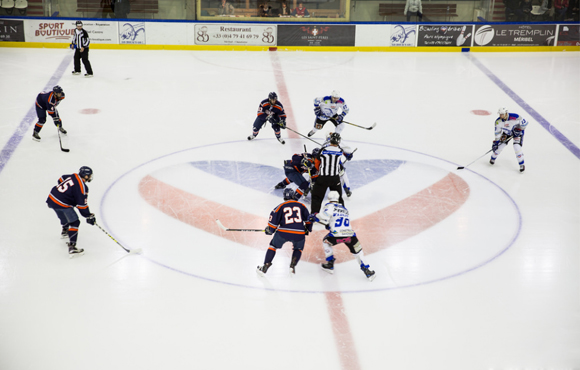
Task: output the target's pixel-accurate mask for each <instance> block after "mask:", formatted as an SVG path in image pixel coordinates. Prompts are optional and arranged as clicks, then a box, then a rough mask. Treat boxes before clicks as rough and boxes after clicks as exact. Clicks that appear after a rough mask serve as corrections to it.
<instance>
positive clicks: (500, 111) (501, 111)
mask: <svg viewBox="0 0 580 370" xmlns="http://www.w3.org/2000/svg"><path fill="white" fill-rule="evenodd" d="M497 114H499V115H500V116H501V115H502V114H509V113H508V110H507V108H504V107H501V108H499V109H498V110H497Z"/></svg>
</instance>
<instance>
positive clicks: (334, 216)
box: [310, 191, 376, 281]
mask: <svg viewBox="0 0 580 370" xmlns="http://www.w3.org/2000/svg"><path fill="white" fill-rule="evenodd" d="M339 198H340V194H338V192H336V191H331V192H329V193H328V202H329V203H327V204H325V205H324V210H323V211H322V212H320V213H317V214H314V213H313V214H312V215H310V221H311V222H318V223H321V224H323V225H324V226H325V227H326V229H328V231H329V233H328V234H327V235H326V236H325V237H324V239H322V247H323V248H324V254H325V256H326V262H325V263H323V264H322V265H321V267H322V269H323V270H324V271H326V272H328V273H330V274H333V273H334V261H335V260H336V258H334V251H333V250H332V247H333V246H335V245H337V244H341V243H344V244H346V246H347V247H348V249H349V250H350V253H352V254H354V256H355V258H356V260H357V263H358V265H359V266H360V269H361V270H362V272H364V274H365V276H366V277H367V279H369V280H370V281H373V280H374V279H375V277H376V275H375V272H374V271H372V270H370V269H369V267H370V266H369V265H365V263H364V262H363V260H362V259H363V258H364V253H363V250H362V247H361V245H360V242H359V240H358V238H357V236H356V233H355V232H354V230H352V229H351V227H350V218H349V214H348V210H347V209H346V208H345V207H344V206H343V205H341V204H340V203H338V199H339Z"/></svg>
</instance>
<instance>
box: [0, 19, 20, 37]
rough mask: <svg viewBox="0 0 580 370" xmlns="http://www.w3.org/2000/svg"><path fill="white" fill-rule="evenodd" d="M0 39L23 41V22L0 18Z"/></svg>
mask: <svg viewBox="0 0 580 370" xmlns="http://www.w3.org/2000/svg"><path fill="white" fill-rule="evenodd" d="M0 41H24V22H23V21H14V20H8V19H6V20H4V19H0Z"/></svg>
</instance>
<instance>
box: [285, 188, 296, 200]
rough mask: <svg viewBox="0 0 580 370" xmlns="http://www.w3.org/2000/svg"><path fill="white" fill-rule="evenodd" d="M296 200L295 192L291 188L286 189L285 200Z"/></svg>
mask: <svg viewBox="0 0 580 370" xmlns="http://www.w3.org/2000/svg"><path fill="white" fill-rule="evenodd" d="M292 199H294V190H292V189H290V188H286V189H284V200H292Z"/></svg>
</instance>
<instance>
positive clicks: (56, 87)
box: [52, 85, 64, 95]
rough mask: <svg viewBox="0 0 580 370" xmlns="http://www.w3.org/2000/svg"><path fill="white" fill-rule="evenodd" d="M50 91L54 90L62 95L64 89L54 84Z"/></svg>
mask: <svg viewBox="0 0 580 370" xmlns="http://www.w3.org/2000/svg"><path fill="white" fill-rule="evenodd" d="M52 91H54V92H55V93H57V94H63V95H64V91H63V90H62V87H60V86H58V85H56V86H55V87H53V88H52Z"/></svg>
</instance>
